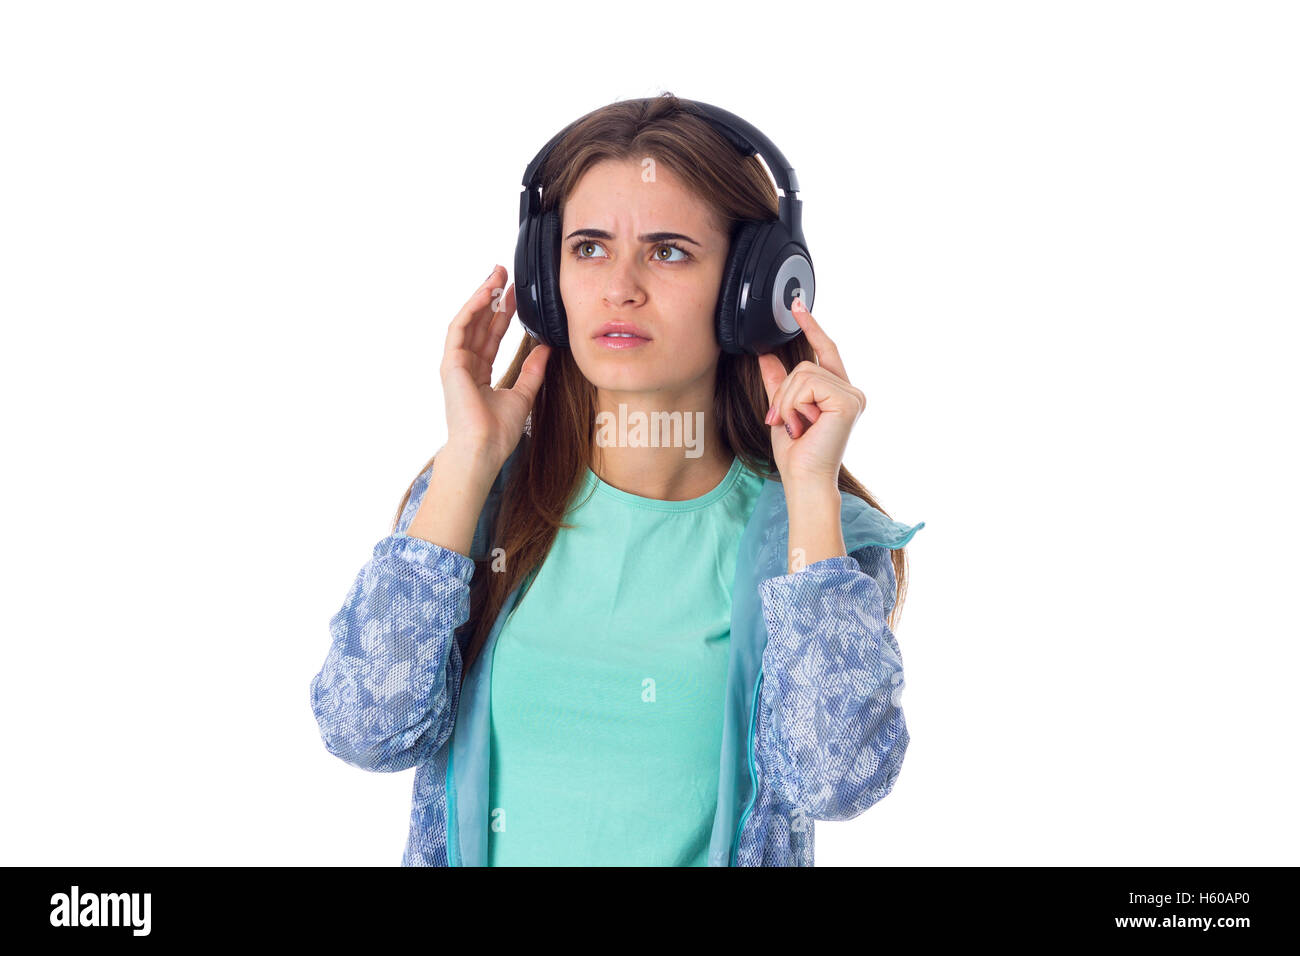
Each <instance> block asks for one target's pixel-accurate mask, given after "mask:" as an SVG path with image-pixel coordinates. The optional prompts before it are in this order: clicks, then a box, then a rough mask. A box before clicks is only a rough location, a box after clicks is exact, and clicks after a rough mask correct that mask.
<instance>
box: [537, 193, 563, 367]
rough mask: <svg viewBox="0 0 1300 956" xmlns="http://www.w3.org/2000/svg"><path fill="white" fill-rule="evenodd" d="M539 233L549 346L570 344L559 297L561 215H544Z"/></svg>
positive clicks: (539, 278)
mask: <svg viewBox="0 0 1300 956" xmlns="http://www.w3.org/2000/svg"><path fill="white" fill-rule="evenodd" d="M538 226H539V228H538V230H537V254H538V255H537V258H538V269H537V291H538V294H539V296H540V298H541V300H542V316H541V325H542V327H543V330H544V332H545V335H544V336H543V340H544V341H545V342H546V344H547V345H552V346H555V345H559V346H567V345H568V344H569V319H568V316H566V315H565V314H564V300H563V299H562V298H561V297H560V258H559V256H560V214H559V213H558V212H557V211H556V210H554V209H551V210H548V211H547V212H544V213H542V215H541V221H540V222H539V224H538Z"/></svg>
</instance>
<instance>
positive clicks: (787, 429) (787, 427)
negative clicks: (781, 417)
mask: <svg viewBox="0 0 1300 956" xmlns="http://www.w3.org/2000/svg"><path fill="white" fill-rule="evenodd" d="M785 433H786V434H787V435H789V436H790V437H791V438H793V437H794V429H792V428H791V427H790V423H789V422H786V423H785Z"/></svg>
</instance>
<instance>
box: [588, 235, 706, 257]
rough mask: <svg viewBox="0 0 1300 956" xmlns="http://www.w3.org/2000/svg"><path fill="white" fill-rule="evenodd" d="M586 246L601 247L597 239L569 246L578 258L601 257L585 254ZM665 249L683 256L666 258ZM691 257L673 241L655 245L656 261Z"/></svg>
mask: <svg viewBox="0 0 1300 956" xmlns="http://www.w3.org/2000/svg"><path fill="white" fill-rule="evenodd" d="M586 246H596V247H600V243H599V242H597V241H596V240H595V239H578V240H576V241H575V242H574V243H573V244H572V245H570V246H569V251H570V252H572V253H573V255H574V256H576V257H577V258H578V259H596V258H599V257H598V256H596V255H584V254H583V253H582V250H583V249H584V248H585V247H586ZM663 249H669V250H672V251H674V252H680V253H681V254H682V256H681V258H680V259H665V258H663V257H661V256H660V255H659V252H660V250H663ZM691 258H693V257H692V256H691V254H690V253H689V252H687V251H686V250H685V249H683V248H682V247H681V246H678V245H674V244H673V243H671V242H661V243H660V244H659V245H657V246H655V261H656V262H687V261H689V260H690V259H691Z"/></svg>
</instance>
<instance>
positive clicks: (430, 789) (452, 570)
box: [311, 448, 925, 866]
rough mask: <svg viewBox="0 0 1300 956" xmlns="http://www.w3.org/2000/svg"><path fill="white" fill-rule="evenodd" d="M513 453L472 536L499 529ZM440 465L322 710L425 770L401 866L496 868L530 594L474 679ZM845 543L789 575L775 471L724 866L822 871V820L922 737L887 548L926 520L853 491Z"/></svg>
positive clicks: (359, 749) (731, 731) (755, 529)
mask: <svg viewBox="0 0 1300 956" xmlns="http://www.w3.org/2000/svg"><path fill="white" fill-rule="evenodd" d="M518 453H519V449H518V448H516V450H515V452H514V453H512V454H511V456H510V458H509V459H508V460H507V461H506V463H505V465H504V466H503V467H502V469H501V471H500V472H499V473H498V475H497V478H496V481H495V482H494V483H493V485H492V489H491V491H490V492H489V494H488V498H487V501H486V503H485V504H484V507H483V511H482V512H481V514H480V516H479V519H478V523H477V526H476V530H475V533H474V540H473V546H472V548H471V553H472V555H473V557H474V558H476V559H482V558H485V557H487V556H488V554H489V552H490V550H491V549H490V548H489V546H488V544H489V542H488V535H489V533H490V529H491V527H492V520H493V519H494V518H495V516H496V512H497V509H498V506H499V503H500V497H501V493H502V489H503V488H504V485H505V481H506V478H507V477H508V474H509V470H510V468H511V467H512V465H513V463H514V461H515V458H516V456H517V455H518ZM431 473H432V466H430V468H427V469H425V471H424V472H423V473H422V474H421V475H420V476H419V478H417V479H416V481H415V484H414V486H413V487H412V489H411V496H410V499H409V501H408V502H407V505H406V507H405V508H404V509H403V511H402V514H401V516H400V517H399V519H398V525H397V531H396V533H394V534H391V535H389V536H387V537H385V538H383V539H382V540H381V541H380V542H379V543H378V544H376V545H375V547H374V552H373V554H372V556H371V558H370V560H369V561H367V562H366V564H365V565H364V566H363V567H362V568H361V570H360V572H359V573H358V574H357V577H356V580H355V582H354V583H353V585H352V587H351V589H350V590H349V592H348V594H347V597H346V598H345V600H344V602H343V606H342V607H341V608H340V609H339V611H338V613H336V614H335V615H334V616H333V618H332V619H331V620H330V637H331V644H330V648H329V652H328V654H327V656H326V658H325V664H324V666H323V667H322V668H321V670H320V672H319V673H318V674H317V675H316V676H315V677H314V678H313V679H312V681H311V706H312V711H313V712H314V713H315V715H316V721H317V723H318V725H319V727H320V732H321V739H322V740H323V741H324V743H325V748H326V750H328V751H329V752H330V753H331V754H333V755H335V756H336V757H338V758H340V759H342V760H344V761H346V762H347V763H349V764H351V765H353V766H355V767H360V768H362V769H364V770H373V771H380V772H392V771H398V770H406V769H408V768H410V767H415V768H416V773H415V783H414V793H413V798H412V807H411V822H410V832H409V835H408V838H407V843H406V850H405V852H404V853H403V855H402V865H403V866H484V865H486V862H487V840H488V827H489V807H488V777H487V774H488V766H489V741H490V734H489V731H490V725H489V719H490V709H489V699H488V691H489V688H490V687H491V676H492V675H491V661H492V649H493V646H494V644H495V641H496V638H497V635H498V634H499V633H500V631H501V626H502V624H503V623H504V621H505V619H506V617H507V616H508V614H509V613H510V610H511V609H512V608H513V607H514V604H515V601H516V599H517V597H518V594H519V588H518V587H516V588H515V589H514V590H513V591H512V592H511V594H510V595H509V596H508V597H507V599H506V601H505V604H504V605H503V607H502V609H501V613H500V614H499V615H498V616H497V619H496V621H495V623H494V624H493V627H492V630H491V632H490V633H489V635H488V638H487V642H486V644H485V645H484V648H483V650H482V651H481V653H480V654H479V655H478V657H477V658H476V660H475V662H474V665H473V666H472V667H471V668H470V672H469V674H468V675H467V677H466V680H465V682H464V686H463V687H462V686H461V681H460V675H461V666H462V660H463V655H464V652H465V649H466V646H467V641H468V638H469V630H470V628H469V627H468V624H467V622H468V618H469V582H470V580H471V578H472V577H473V574H474V570H475V565H474V562H473V561H472V560H471V559H470V558H469V557H466V556H465V555H463V554H460V553H459V552H455V551H451V550H449V549H447V548H443V547H441V546H439V545H436V544H433V543H431V542H428V541H424V540H423V539H420V538H414V537H410V536H408V535H406V534H405V533H404V532H405V530H406V529H407V528H408V527H409V526H410V523H411V520H412V519H413V518H414V517H415V512H416V510H417V509H418V508H419V505H420V501H421V500H422V498H423V496H424V493H425V491H426V490H427V489H428V486H429V477H430V475H431ZM841 524H842V527H843V532H844V542H845V546H846V550H847V551H848V552H849V554H848V556H842V557H835V558H826V559H825V560H823V561H817V562H815V563H813V564H809V565H807V566H806V567H804V568H803V569H802V570H800V571H797V572H795V573H793V574H790V573H787V564H786V562H787V550H788V545H787V539H788V532H789V521H788V516H787V512H786V505H785V491H784V489H783V487H782V485H781V484H780V483H779V482H777V481H772V480H770V479H769V480H767V481H765V483H764V487H763V489H762V491H761V493H760V494H759V497H758V500H757V502H756V504H755V506H754V511H753V514H752V515H751V517H750V520H749V523H748V524H747V525H746V527H745V530H744V532H743V534H742V536H741V539H740V546H739V547H740V550H739V553H738V555H737V561H736V575H735V582H734V585H733V592H732V617H731V638H730V651H729V654H730V657H729V663H728V670H727V685H726V710H725V713H724V717H723V737H722V752H721V754H720V759H721V773H720V775H719V783H718V805H717V811H716V815H715V817H714V821H713V831H712V838H711V841H710V844H709V854H708V859H709V865H710V866H812V865H813V823H812V821H814V820H848V819H851V818H853V817H855V816H857V815H858V814H860V813H862V812H863V811H864V810H866V809H867V808H868V807H870V806H871V805H872V804H873V803H875V802H876V801H877V800H879V799H880V798H881V797H883V796H885V795H886V794H887V793H889V791H890V790H891V789H892V788H893V785H894V780H895V779H896V778H897V777H898V773H899V770H900V769H901V767H902V764H903V755H904V753H905V752H906V750H907V744H908V739H909V738H908V732H907V725H906V724H905V723H904V721H903V711H902V707H901V704H900V694H901V693H902V690H903V663H902V657H901V653H900V651H899V647H898V642H897V640H895V638H894V635H893V633H892V632H891V631H890V629H889V627H888V626H887V624H886V618H887V615H888V614H889V611H890V609H891V608H892V607H893V606H894V599H895V578H894V570H893V564H892V563H891V561H890V555H889V552H890V550H891V549H894V548H901V547H903V546H904V545H906V544H907V542H908V541H909V540H910V539H911V537H912V535H913V534H915V533H916V532H917V530H919V529H920V528H922V527H924V525H925V523H924V522H921V523H919V524H916V525H913V526H908V525H904V524H900V523H898V522H895V521H893V520H891V519H890V518H887V517H886V516H885V515H884V514H882V513H881V512H879V511H877V510H876V509H874V508H872V507H871V506H870V505H868V504H867V503H866V502H865V501H863V500H862V499H861V498H858V497H857V496H856V495H849V494H845V495H843V496H842V504H841Z"/></svg>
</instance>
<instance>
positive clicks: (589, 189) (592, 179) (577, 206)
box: [563, 159, 715, 232]
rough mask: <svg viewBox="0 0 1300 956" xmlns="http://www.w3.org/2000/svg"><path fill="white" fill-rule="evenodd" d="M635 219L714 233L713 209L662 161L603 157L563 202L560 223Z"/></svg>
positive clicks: (597, 224) (595, 224)
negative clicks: (652, 161) (650, 162)
mask: <svg viewBox="0 0 1300 956" xmlns="http://www.w3.org/2000/svg"><path fill="white" fill-rule="evenodd" d="M623 221H626V222H635V223H637V228H638V229H641V228H654V229H661V228H662V229H675V230H678V231H682V232H685V231H687V228H688V227H689V228H690V229H694V230H696V231H697V232H713V231H715V226H714V212H713V210H712V208H711V207H710V206H709V205H708V204H707V203H705V202H703V201H702V200H701V199H700V198H699V197H698V196H696V195H695V193H693V192H691V191H690V190H689V189H687V188H686V186H685V185H684V184H683V182H682V180H681V178H680V177H679V176H678V175H677V174H676V173H675V172H673V170H671V169H669V168H668V167H667V166H665V165H664V164H663V163H654V164H653V165H652V166H651V165H649V164H644V165H643V163H642V161H641V160H636V159H628V160H613V159H606V160H602V161H600V162H598V163H595V164H594V165H592V166H591V167H590V168H589V169H588V170H587V171H586V172H585V173H583V174H582V176H581V178H579V180H578V183H577V185H576V186H575V187H574V189H573V191H572V193H570V195H569V198H568V201H567V202H565V204H564V223H563V225H564V228H565V229H566V230H567V229H575V228H579V229H580V228H583V227H586V226H590V227H592V228H605V229H609V231H610V232H614V231H616V230H614V229H610V228H609V227H610V225H611V224H616V223H618V222H623Z"/></svg>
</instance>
